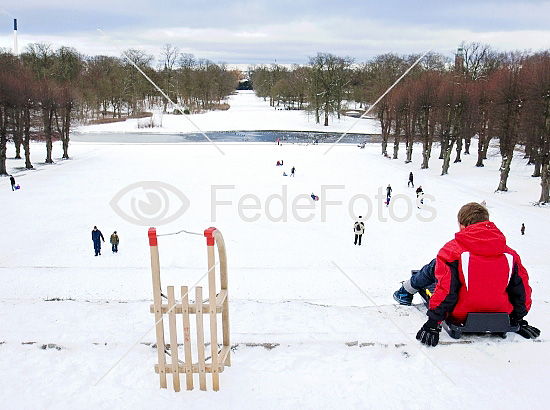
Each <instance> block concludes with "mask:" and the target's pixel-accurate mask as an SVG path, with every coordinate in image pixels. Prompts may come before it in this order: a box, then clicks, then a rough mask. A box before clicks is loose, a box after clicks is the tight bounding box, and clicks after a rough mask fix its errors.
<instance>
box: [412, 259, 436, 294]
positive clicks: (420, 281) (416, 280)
mask: <svg viewBox="0 0 550 410" xmlns="http://www.w3.org/2000/svg"><path fill="white" fill-rule="evenodd" d="M436 282H437V281H436V279H435V259H434V260H432V261H431V262H430V263H428V264H427V265H424V266H423V267H422V269H420V270H419V271H418V272H417V273H416V274H413V275H412V276H411V286H412V287H413V288H415V289H416V290H420V289H430V291H431V292H433V291H434V289H435V284H436Z"/></svg>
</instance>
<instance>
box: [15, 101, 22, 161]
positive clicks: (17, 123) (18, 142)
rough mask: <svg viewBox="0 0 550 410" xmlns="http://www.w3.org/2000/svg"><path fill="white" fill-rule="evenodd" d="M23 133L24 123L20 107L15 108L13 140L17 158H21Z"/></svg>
mask: <svg viewBox="0 0 550 410" xmlns="http://www.w3.org/2000/svg"><path fill="white" fill-rule="evenodd" d="M22 135H23V124H22V121H21V111H20V110H19V107H16V108H14V109H13V142H14V144H15V159H21V142H22V141H21V140H22Z"/></svg>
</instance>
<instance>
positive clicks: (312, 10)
mask: <svg viewBox="0 0 550 410" xmlns="http://www.w3.org/2000/svg"><path fill="white" fill-rule="evenodd" d="M548 16H550V1H521V2H520V1H508V0H499V1H479V0H478V1H473V0H472V1H470V0H461V1H452V2H451V1H444V0H440V1H436V0H425V1H424V0H409V1H405V0H404V1H394V0H380V1H361V0H354V1H348V0H336V1H334V0H333V1H325V0H322V1H313V0H276V1H266V0H256V1H246V0H243V1H232V0H226V1H208V0H202V1H201V0H179V1H178V0H156V1H141V0H131V1H130V0H118V1H117V0H109V1H107V0H94V1H90V0H86V1H84V0H72V1H68V0H2V2H1V3H0V47H3V48H9V49H12V48H13V18H17V19H18V28H19V30H18V38H19V49H20V51H21V50H22V49H23V48H24V47H25V46H26V45H27V44H29V43H33V42H48V43H51V44H52V45H53V46H54V47H55V48H56V47H58V46H60V45H66V46H71V47H75V48H76V49H77V50H78V51H80V52H82V53H85V54H89V55H96V54H106V55H118V52H117V49H116V47H115V46H114V45H113V43H114V44H116V46H118V47H120V48H122V49H127V48H142V49H145V50H146V51H147V52H148V53H150V54H153V55H154V56H155V57H157V58H158V56H159V54H160V49H161V47H162V45H163V44H166V43H170V44H172V45H174V46H177V47H178V48H179V49H180V51H182V52H185V53H192V54H194V55H195V57H196V58H207V59H210V60H212V61H214V62H226V63H228V64H270V63H273V62H277V63H284V64H290V63H298V64H303V63H307V62H308V57H311V56H314V55H315V54H316V53H317V52H326V53H333V54H336V55H338V56H350V57H352V58H354V59H355V61H356V62H364V61H367V60H368V59H370V58H372V57H373V56H375V55H377V54H383V53H388V52H394V53H398V54H412V53H422V52H423V51H425V50H427V49H428V48H429V47H430V46H432V45H433V46H434V47H433V51H436V52H441V53H443V54H445V55H447V56H449V57H452V55H453V52H454V51H455V50H456V48H457V46H458V45H459V44H460V43H461V42H462V41H466V42H474V41H476V42H481V43H488V44H490V45H492V46H493V47H494V48H496V49H498V50H501V51H511V50H518V49H520V50H525V49H531V50H533V51H538V50H541V49H550V24H549V22H548ZM98 28H100V29H102V30H103V31H104V32H105V33H106V34H108V35H109V37H110V38H111V39H110V40H108V39H105V38H104V37H102V35H101V34H100V33H99V32H98V31H97V29H98Z"/></svg>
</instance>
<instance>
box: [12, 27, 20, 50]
mask: <svg viewBox="0 0 550 410" xmlns="http://www.w3.org/2000/svg"><path fill="white" fill-rule="evenodd" d="M13 55H15V56H18V55H19V49H18V47H17V19H13Z"/></svg>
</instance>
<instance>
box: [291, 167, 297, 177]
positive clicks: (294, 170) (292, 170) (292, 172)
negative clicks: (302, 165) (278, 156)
mask: <svg viewBox="0 0 550 410" xmlns="http://www.w3.org/2000/svg"><path fill="white" fill-rule="evenodd" d="M295 172H296V168H294V166H293V167H292V169H291V170H290V176H291V177H293V176H294V173H295Z"/></svg>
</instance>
